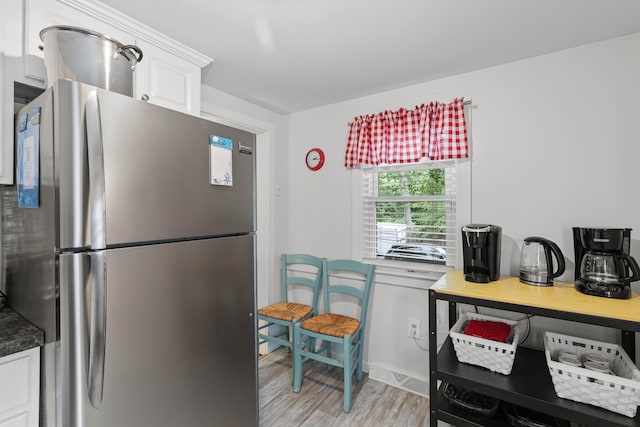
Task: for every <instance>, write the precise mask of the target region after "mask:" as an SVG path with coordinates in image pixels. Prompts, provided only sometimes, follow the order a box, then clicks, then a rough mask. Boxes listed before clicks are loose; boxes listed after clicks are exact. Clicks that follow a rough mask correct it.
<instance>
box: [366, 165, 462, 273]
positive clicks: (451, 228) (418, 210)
mask: <svg viewBox="0 0 640 427" xmlns="http://www.w3.org/2000/svg"><path fill="white" fill-rule="evenodd" d="M362 183H363V186H362V189H363V194H362V196H363V197H362V203H363V206H362V213H363V227H364V230H363V245H364V246H363V250H364V257H365V259H367V260H368V261H374V260H375V261H380V262H382V263H388V264H396V265H400V266H401V265H402V264H401V263H402V262H412V263H421V265H422V267H424V268H425V269H432V268H433V267H434V266H446V267H453V266H454V265H455V260H456V247H457V237H458V232H457V225H456V224H457V223H456V161H454V160H452V161H448V162H443V161H439V162H424V163H414V164H410V165H397V166H379V167H369V168H363V181H362ZM399 262H400V263H399ZM413 265H414V267H416V266H418V267H419V264H413ZM405 266H406V264H405ZM436 268H437V267H436Z"/></svg>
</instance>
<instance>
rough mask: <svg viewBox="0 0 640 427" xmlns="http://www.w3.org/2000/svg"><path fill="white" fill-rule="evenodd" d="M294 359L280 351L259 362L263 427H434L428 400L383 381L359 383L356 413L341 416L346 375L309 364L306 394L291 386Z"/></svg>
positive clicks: (306, 366) (304, 383)
mask: <svg viewBox="0 0 640 427" xmlns="http://www.w3.org/2000/svg"><path fill="white" fill-rule="evenodd" d="M291 365H292V361H291V355H290V353H288V352H287V350H286V349H279V350H276V351H274V352H272V353H269V354H268V355H266V356H262V357H260V359H259V361H258V367H259V377H258V378H259V386H260V402H259V407H260V427H271V426H274V427H275V426H278V427H296V426H305V427H313V426H321V427H342V426H349V427H359V426H367V427H369V426H379V427H387V426H389V427H396V426H405V427H423V426H427V425H428V424H429V399H427V398H425V397H422V396H419V395H417V394H413V393H410V392H407V391H404V390H401V389H399V388H396V387H392V386H390V385H387V384H383V383H381V382H379V381H375V380H372V379H369V378H368V376H367V375H366V374H365V376H364V377H363V378H362V381H360V382H356V381H355V378H354V388H353V395H352V396H353V403H352V409H351V413H349V414H345V413H344V412H343V411H342V402H343V401H342V399H343V394H342V391H343V381H342V369H339V368H334V369H333V370H332V371H331V372H328V371H327V365H324V364H321V363H319V362H316V361H314V360H309V361H306V362H304V374H303V375H304V376H303V380H302V390H301V391H300V393H294V392H293V388H292V386H291V381H292V370H291Z"/></svg>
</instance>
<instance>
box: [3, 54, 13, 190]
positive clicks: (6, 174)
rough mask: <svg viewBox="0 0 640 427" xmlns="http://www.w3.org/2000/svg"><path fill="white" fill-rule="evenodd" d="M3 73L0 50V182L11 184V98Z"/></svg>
mask: <svg viewBox="0 0 640 427" xmlns="http://www.w3.org/2000/svg"><path fill="white" fill-rule="evenodd" d="M4 75H5V72H4V53H2V52H0V184H13V114H12V113H13V99H9V96H8V93H7V92H8V91H7V88H6V86H7V85H8V84H9V82H7V80H9V79H6V80H5V78H4ZM10 83H11V85H13V82H10ZM12 93H13V91H12ZM11 98H13V97H11Z"/></svg>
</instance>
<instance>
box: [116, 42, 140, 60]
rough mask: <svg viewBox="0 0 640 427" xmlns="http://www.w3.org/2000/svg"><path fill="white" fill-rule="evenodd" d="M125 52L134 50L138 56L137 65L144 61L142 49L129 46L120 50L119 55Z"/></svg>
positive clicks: (132, 45)
mask: <svg viewBox="0 0 640 427" xmlns="http://www.w3.org/2000/svg"><path fill="white" fill-rule="evenodd" d="M125 50H132V51H134V53H135V54H136V63H137V62H140V61H142V49H140V48H139V47H138V46H136V45H135V44H127V45H124V46H122V47H120V48H118V53H120V52H124V51H125Z"/></svg>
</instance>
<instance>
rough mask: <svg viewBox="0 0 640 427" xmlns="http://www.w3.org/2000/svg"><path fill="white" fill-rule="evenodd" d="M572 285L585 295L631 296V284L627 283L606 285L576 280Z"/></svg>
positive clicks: (619, 297) (625, 297)
mask: <svg viewBox="0 0 640 427" xmlns="http://www.w3.org/2000/svg"><path fill="white" fill-rule="evenodd" d="M574 286H575V288H576V289H577V290H579V291H580V292H582V293H583V294H586V295H593V296H596V297H605V298H617V299H629V298H631V286H629V284H628V283H624V284H608V285H607V284H604V283H596V282H585V281H582V280H576V281H575V283H574Z"/></svg>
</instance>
